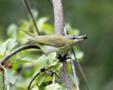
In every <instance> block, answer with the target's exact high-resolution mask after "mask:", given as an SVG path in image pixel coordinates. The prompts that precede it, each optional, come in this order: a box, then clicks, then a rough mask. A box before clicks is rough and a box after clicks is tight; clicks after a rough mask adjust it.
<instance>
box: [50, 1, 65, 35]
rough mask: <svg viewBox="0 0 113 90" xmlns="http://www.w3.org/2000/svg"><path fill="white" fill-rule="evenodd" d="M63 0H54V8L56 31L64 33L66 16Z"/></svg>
mask: <svg viewBox="0 0 113 90" xmlns="http://www.w3.org/2000/svg"><path fill="white" fill-rule="evenodd" d="M61 1H62V0H52V4H53V9H54V20H55V21H54V22H55V33H56V34H60V35H64V16H63V7H62V2H61Z"/></svg>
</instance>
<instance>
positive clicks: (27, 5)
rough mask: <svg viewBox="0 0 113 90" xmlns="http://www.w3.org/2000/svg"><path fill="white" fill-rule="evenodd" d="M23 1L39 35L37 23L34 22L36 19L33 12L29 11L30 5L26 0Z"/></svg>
mask: <svg viewBox="0 0 113 90" xmlns="http://www.w3.org/2000/svg"><path fill="white" fill-rule="evenodd" d="M24 3H25V6H26V8H27V10H28V13H29V14H30V16H31V18H32V21H33V24H34V26H35V29H36V32H37V34H38V35H40V32H39V29H38V27H37V24H36V20H35V18H34V16H33V14H32V11H31V7H30V5H29V4H28V2H27V0H24Z"/></svg>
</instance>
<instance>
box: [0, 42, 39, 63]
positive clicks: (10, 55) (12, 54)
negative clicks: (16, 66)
mask: <svg viewBox="0 0 113 90" xmlns="http://www.w3.org/2000/svg"><path fill="white" fill-rule="evenodd" d="M33 48H34V49H40V48H39V47H38V46H37V45H33V44H31V45H24V46H20V47H19V48H17V49H15V50H14V51H12V52H10V53H9V54H8V55H6V56H5V57H4V58H3V59H2V60H1V61H0V64H1V65H3V63H4V62H5V61H7V60H9V58H11V57H12V56H14V55H15V54H17V53H18V52H21V51H23V50H26V49H33Z"/></svg>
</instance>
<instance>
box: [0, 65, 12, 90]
mask: <svg viewBox="0 0 113 90" xmlns="http://www.w3.org/2000/svg"><path fill="white" fill-rule="evenodd" d="M0 67H1V68H2V70H3V90H5V85H6V90H9V89H10V84H9V79H8V73H7V69H6V68H5V67H4V66H2V65H1V64H0Z"/></svg>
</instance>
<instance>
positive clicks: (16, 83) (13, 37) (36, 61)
mask: <svg viewBox="0 0 113 90" xmlns="http://www.w3.org/2000/svg"><path fill="white" fill-rule="evenodd" d="M35 18H37V12H36V11H35ZM47 21H48V18H47V17H42V18H38V20H37V26H38V28H39V30H40V32H41V34H44V35H45V34H53V33H54V28H53V25H51V24H49V23H47ZM66 27H67V29H69V32H70V34H79V31H78V30H76V29H73V28H72V27H71V26H70V25H69V24H67V25H66ZM24 31H26V32H30V33H32V34H34V35H36V32H35V28H34V25H33V22H32V20H31V18H29V19H28V20H24V19H23V20H22V22H21V24H20V25H17V24H11V25H9V27H8V30H7V35H8V39H7V40H6V41H4V42H2V43H1V44H0V59H2V58H3V57H4V56H6V55H7V54H8V53H10V52H11V51H13V50H14V49H15V48H17V47H19V46H21V45H23V44H27V43H29V42H28V41H29V35H27V34H26V33H25V32H24ZM75 49H76V52H77V53H76V54H77V58H78V59H79V60H81V59H82V57H83V52H81V51H80V49H79V47H78V46H76V48H75ZM70 62H71V60H69V65H70ZM10 63H11V64H12V66H13V67H12V68H7V69H8V78H9V81H10V84H11V90H26V88H27V87H28V84H29V83H30V80H31V79H32V77H33V76H34V75H35V74H36V73H37V72H40V69H42V68H49V67H52V68H51V70H52V71H53V72H55V73H56V74H58V75H60V68H61V66H62V63H60V62H59V61H58V60H57V59H56V53H55V52H54V53H50V54H49V55H48V56H47V55H45V54H43V53H42V52H41V51H40V50H34V49H32V50H25V51H22V52H19V53H18V54H16V55H15V56H13V57H12V58H11V59H10ZM68 70H69V73H70V76H71V77H72V78H73V76H72V70H71V68H70V67H69V69H68ZM1 81H2V80H1ZM49 82H51V83H49ZM51 88H53V90H64V87H63V84H61V81H60V78H58V77H56V76H55V75H54V76H51V75H49V74H48V73H45V72H42V73H41V74H40V75H39V76H38V77H37V78H36V80H34V82H33V85H32V90H50V89H51Z"/></svg>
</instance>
